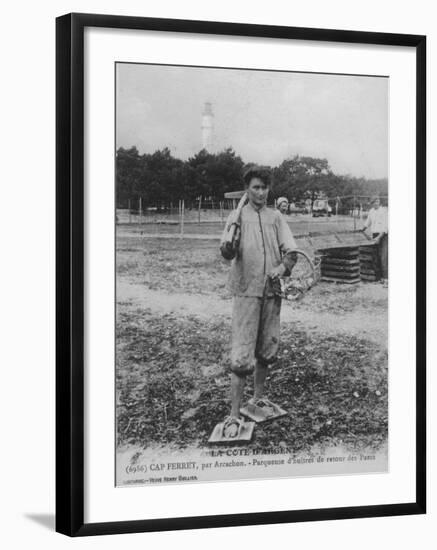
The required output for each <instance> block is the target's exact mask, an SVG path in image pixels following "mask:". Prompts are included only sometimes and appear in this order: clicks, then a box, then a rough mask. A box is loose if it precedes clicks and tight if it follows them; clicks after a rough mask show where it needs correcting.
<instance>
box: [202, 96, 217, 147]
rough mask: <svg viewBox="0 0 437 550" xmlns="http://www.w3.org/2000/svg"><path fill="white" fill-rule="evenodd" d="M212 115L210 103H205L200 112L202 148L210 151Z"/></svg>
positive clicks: (212, 127) (212, 129)
mask: <svg viewBox="0 0 437 550" xmlns="http://www.w3.org/2000/svg"><path fill="white" fill-rule="evenodd" d="M213 131H214V115H213V112H212V105H211V103H208V102H207V103H205V106H204V107H203V112H202V148H203V149H206V150H207V151H208V152H210V153H211V152H212V146H213Z"/></svg>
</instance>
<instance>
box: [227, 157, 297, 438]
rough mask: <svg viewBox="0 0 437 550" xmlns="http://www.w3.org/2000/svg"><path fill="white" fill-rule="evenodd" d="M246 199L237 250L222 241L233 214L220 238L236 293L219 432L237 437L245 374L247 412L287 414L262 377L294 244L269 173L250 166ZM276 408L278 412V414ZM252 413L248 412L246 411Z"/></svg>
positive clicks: (274, 343)
mask: <svg viewBox="0 0 437 550" xmlns="http://www.w3.org/2000/svg"><path fill="white" fill-rule="evenodd" d="M244 183H245V188H246V192H247V196H248V203H247V204H246V205H245V206H244V207H243V209H242V211H241V217H240V220H239V225H240V242H239V245H238V247H237V248H235V247H233V246H232V244H231V243H229V242H228V241H226V235H227V231H228V229H229V227H230V226H231V224H232V223H234V222H235V221H236V220H234V215H233V213H231V215H230V216H229V218H228V221H227V226H226V227H225V231H224V233H223V237H222V242H221V247H220V249H221V253H222V255H223V257H224V258H226V259H228V260H229V259H232V266H231V271H230V280H229V284H230V290H231V292H232V294H233V296H234V302H233V311H232V346H231V412H230V416H229V417H227V418H226V419H225V422H224V424H223V435H224V436H225V437H227V438H230V437H237V436H238V433H239V432H240V429H241V427H242V425H243V424H244V420H243V418H242V417H241V414H240V408H241V405H242V400H243V392H244V387H245V383H246V378H247V375H249V374H251V373H254V377H255V379H254V395H253V398H252V399H250V400H249V403H248V407H246V410H249V409H252V410H253V411H255V412H256V411H258V412H260V410H261V413H264V415H265V416H270V417H275V416H280V415H282V414H285V411H282V409H280V408H279V407H278V406H277V405H275V404H274V403H272V402H271V401H269V400H268V399H267V398H266V397H265V380H266V376H267V371H268V367H269V365H271V364H272V363H273V362H274V360H275V358H276V354H277V352H278V347H279V322H280V319H279V317H280V310H281V298H280V297H279V296H278V295H277V294H275V291H274V283H275V281H276V282H278V279H279V277H281V276H282V275H283V274H284V273H285V271H286V270H287V269H288V270H289V271H291V269H292V268H293V265H294V263H295V261H296V258H295V256H296V255H295V254H294V253H293V250H295V249H296V248H297V246H296V243H295V240H294V238H293V235H292V233H291V231H290V228H289V227H288V225H287V223H286V221H285V220H284V217H283V216H282V214H280V212H279V211H278V210H273V209H269V208H267V206H266V202H267V195H268V192H269V188H270V171H269V170H268V169H264V168H261V167H256V166H254V167H251V168H250V169H249V170H248V171H247V172H246V173H245V174H244ZM278 411H280V412H281V414H278ZM249 416H250V415H249Z"/></svg>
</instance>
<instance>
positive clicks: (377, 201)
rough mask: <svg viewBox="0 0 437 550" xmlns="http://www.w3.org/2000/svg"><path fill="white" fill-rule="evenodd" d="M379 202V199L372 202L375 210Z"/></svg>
mask: <svg viewBox="0 0 437 550" xmlns="http://www.w3.org/2000/svg"><path fill="white" fill-rule="evenodd" d="M380 204H381V201H380V200H379V199H376V200H375V201H374V202H373V208H375V209H376V210H378V208H379V206H380Z"/></svg>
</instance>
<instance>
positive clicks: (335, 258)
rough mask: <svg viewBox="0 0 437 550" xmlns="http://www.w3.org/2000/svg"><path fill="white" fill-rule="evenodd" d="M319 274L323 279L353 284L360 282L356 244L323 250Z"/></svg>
mask: <svg viewBox="0 0 437 550" xmlns="http://www.w3.org/2000/svg"><path fill="white" fill-rule="evenodd" d="M321 275H322V280H324V281H334V282H338V283H347V284H354V283H359V282H360V280H361V279H360V251H359V247H358V246H353V247H352V246H350V247H341V248H331V249H329V250H323V255H322V262H321Z"/></svg>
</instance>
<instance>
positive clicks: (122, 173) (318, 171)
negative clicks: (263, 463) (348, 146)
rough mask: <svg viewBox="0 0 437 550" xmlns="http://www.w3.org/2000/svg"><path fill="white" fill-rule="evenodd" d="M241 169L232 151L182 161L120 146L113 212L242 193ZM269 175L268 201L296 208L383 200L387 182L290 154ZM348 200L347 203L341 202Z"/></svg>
mask: <svg viewBox="0 0 437 550" xmlns="http://www.w3.org/2000/svg"><path fill="white" fill-rule="evenodd" d="M244 169H245V164H244V162H243V160H242V159H241V157H240V156H239V155H237V154H236V153H235V151H234V150H233V149H232V148H228V149H225V150H224V151H222V152H220V153H215V154H214V153H209V152H208V151H206V150H205V149H203V150H201V151H199V153H197V154H196V155H194V156H193V157H191V158H189V159H188V160H186V161H183V160H180V159H178V158H175V157H174V156H173V155H172V154H171V151H170V150H169V149H168V148H164V149H162V150H157V151H155V152H154V153H152V154H143V155H140V154H139V152H138V149H137V148H136V147H131V148H129V149H124V148H123V147H120V148H119V149H118V150H117V156H116V182H117V186H116V196H117V207H118V208H126V207H127V206H128V204H130V203H132V204H137V203H138V200H139V199H140V198H141V200H142V204H143V206H144V207H147V206H159V205H168V204H170V202H174V203H177V201H178V200H180V199H184V200H185V201H188V202H190V201H191V202H195V201H198V200H199V198H200V197H202V200H205V199H206V200H213V201H221V200H223V196H224V193H225V192H228V191H237V190H240V189H242V188H243V172H244ZM270 169H271V172H272V193H271V198H273V199H274V198H277V197H280V196H285V197H287V198H288V199H289V201H291V202H294V203H296V204H299V203H302V202H304V201H305V200H307V199H310V200H311V201H314V200H315V199H316V198H319V197H329V198H335V197H349V198H350V199H352V198H353V197H359V196H370V195H374V194H379V195H387V191H388V182H387V179H374V180H369V179H366V178H356V177H352V176H348V175H337V174H334V172H333V171H332V169H331V167H330V166H329V163H328V161H327V159H319V158H313V157H306V156H299V155H295V156H293V157H290V158H288V159H285V160H284V161H283V162H282V163H281V164H280V165H279V166H275V167H270ZM344 200H346V201H348V199H342V201H343V202H344Z"/></svg>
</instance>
